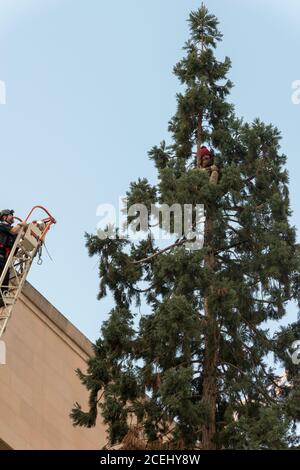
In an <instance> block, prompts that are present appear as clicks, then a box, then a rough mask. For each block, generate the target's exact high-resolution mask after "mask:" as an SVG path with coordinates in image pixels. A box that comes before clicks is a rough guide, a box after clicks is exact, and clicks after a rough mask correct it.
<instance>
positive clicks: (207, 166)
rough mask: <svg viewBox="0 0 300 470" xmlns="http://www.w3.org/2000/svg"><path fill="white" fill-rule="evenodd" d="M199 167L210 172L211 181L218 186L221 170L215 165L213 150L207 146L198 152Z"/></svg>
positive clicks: (203, 146)
mask: <svg viewBox="0 0 300 470" xmlns="http://www.w3.org/2000/svg"><path fill="white" fill-rule="evenodd" d="M197 167H198V168H201V169H204V170H205V171H208V172H209V175H210V177H209V181H210V182H211V183H213V184H217V182H218V179H219V169H218V167H217V166H216V165H214V156H213V153H212V152H211V150H208V148H207V147H205V145H202V146H201V147H200V149H198V150H197Z"/></svg>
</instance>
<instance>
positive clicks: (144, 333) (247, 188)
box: [71, 6, 300, 449]
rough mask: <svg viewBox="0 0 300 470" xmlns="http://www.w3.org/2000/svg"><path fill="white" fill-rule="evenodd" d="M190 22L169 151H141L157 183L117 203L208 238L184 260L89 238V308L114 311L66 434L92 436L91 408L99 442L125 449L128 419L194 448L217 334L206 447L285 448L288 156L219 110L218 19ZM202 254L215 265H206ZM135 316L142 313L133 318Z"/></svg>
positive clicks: (295, 398) (292, 272)
mask: <svg viewBox="0 0 300 470" xmlns="http://www.w3.org/2000/svg"><path fill="white" fill-rule="evenodd" d="M189 24H190V31H191V36H190V40H189V41H188V42H187V43H186V45H185V48H184V49H185V53H186V55H185V57H184V58H183V59H182V60H181V61H180V62H179V63H178V64H177V65H176V66H175V68H174V73H175V75H176V76H177V77H178V78H179V80H180V82H181V84H182V85H183V86H184V92H182V93H179V94H178V95H177V110H176V114H175V116H174V117H173V118H172V119H171V121H170V123H169V130H170V133H171V143H170V145H166V143H165V142H164V141H163V142H161V144H160V146H158V147H157V146H154V147H153V148H152V149H151V150H150V151H149V158H150V159H151V160H153V162H154V164H155V166H156V168H157V171H158V183H157V185H156V186H151V185H150V184H149V182H148V181H147V180H146V179H139V180H138V181H137V182H136V183H131V185H130V189H129V191H128V193H127V199H128V204H129V205H132V204H137V203H142V204H145V205H146V207H147V208H150V207H151V204H155V203H157V202H159V203H160V204H161V203H165V204H169V205H172V204H175V203H178V204H180V205H184V204H194V205H195V204H203V205H204V206H205V210H206V217H207V218H209V219H210V220H211V223H212V235H211V238H210V240H209V243H205V244H204V247H203V248H202V249H199V250H196V251H191V250H189V247H188V243H186V242H185V240H184V239H181V240H179V241H181V244H179V245H178V246H176V247H173V249H169V250H166V251H164V252H161V253H160V252H159V247H158V246H156V245H155V243H154V240H153V239H152V238H151V234H150V233H149V234H148V236H147V237H146V238H145V239H144V240H142V241H140V242H139V243H136V244H134V243H132V242H131V241H129V240H124V239H121V238H119V237H117V238H116V239H115V240H110V239H105V240H100V239H99V238H98V237H97V236H95V235H86V243H87V247H88V250H89V255H90V256H97V257H99V277H100V287H99V295H98V297H99V299H101V298H103V297H105V296H106V295H107V292H108V290H109V291H110V292H112V293H113V296H114V300H115V303H116V307H115V308H114V309H113V310H112V311H111V312H110V316H109V319H108V320H107V321H106V322H104V324H103V326H102V330H101V338H100V339H99V340H98V341H97V343H96V345H95V349H94V352H95V357H93V358H91V359H90V360H89V362H88V370H87V373H86V374H83V373H82V372H80V371H78V376H79V378H80V380H81V381H82V383H83V384H84V386H85V387H86V388H87V389H88V390H89V392H90V402H89V405H90V409H89V411H88V412H84V411H82V409H81V408H80V405H78V404H77V405H76V406H75V408H74V409H73V411H72V414H71V416H72V419H73V421H74V423H75V424H76V425H80V426H88V427H90V426H92V425H94V424H95V420H96V418H97V411H98V409H99V407H100V410H101V414H102V416H103V418H104V421H105V423H106V424H107V425H108V431H109V441H110V444H115V443H121V442H122V440H123V438H124V436H125V435H126V434H127V432H128V430H129V426H130V419H131V417H132V416H135V417H136V419H137V421H138V423H139V424H140V426H142V428H143V432H144V437H145V442H148V443H151V442H157V441H158V440H159V439H163V440H164V442H165V445H167V446H169V447H171V448H172V447H180V448H182V447H185V448H195V447H197V446H199V445H201V444H199V443H201V439H202V429H203V424H205V423H206V422H207V420H208V419H209V410H208V408H207V403H206V402H205V400H203V382H204V376H205V373H206V369H205V367H206V366H205V362H204V357H205V348H206V347H207V346H206V345H207V342H208V341H209V339H210V338H212V337H213V336H214V335H215V336H216V337H217V342H216V348H217V350H216V351H215V352H216V354H217V363H216V371H215V372H216V383H217V397H216V433H215V436H214V440H215V443H216V445H217V447H218V448H229V449H231V448H239V449H269V448H274V449H284V448H288V447H291V446H294V447H295V446H296V445H297V441H296V438H295V423H296V421H299V418H300V395H299V369H298V366H296V365H295V364H293V363H292V360H291V357H290V355H289V354H288V353H289V352H290V348H291V345H292V343H293V341H294V340H296V339H299V338H300V327H299V322H295V323H293V324H291V325H286V326H284V327H283V326H280V323H279V322H280V320H282V319H284V317H285V314H286V308H287V305H288V302H289V301H290V300H296V301H297V302H298V304H299V305H300V275H299V266H300V257H299V253H300V252H299V246H298V245H297V244H296V233H295V229H294V227H292V226H291V225H290V222H289V217H290V215H291V211H290V206H289V191H288V175H287V171H286V169H285V167H284V165H285V162H286V156H285V155H283V154H281V153H280V145H279V142H280V133H279V131H278V129H277V128H276V127H274V126H273V125H271V124H268V125H266V124H264V123H263V122H261V121H260V120H259V119H255V120H254V121H253V122H252V123H244V122H243V120H241V119H238V118H237V117H236V116H235V115H234V109H233V106H232V104H230V103H228V102H227V101H226V99H227V97H228V95H229V93H230V89H231V87H232V83H231V82H230V81H229V80H228V79H227V73H228V71H229V69H230V65H231V64H230V60H229V59H228V58H225V59H224V61H220V60H217V59H216V58H215V56H214V49H215V47H216V45H217V43H218V42H219V41H220V40H221V37H222V35H221V34H220V32H219V30H218V21H217V19H216V18H215V17H214V16H213V15H211V14H209V13H208V11H207V9H206V8H205V7H204V6H202V7H201V8H200V9H199V10H198V11H196V12H193V13H191V15H190V18H189ZM202 143H205V144H206V145H208V146H211V147H212V148H213V149H214V153H215V164H216V165H217V166H218V167H219V169H220V178H219V182H218V184H217V185H212V184H211V183H210V182H209V177H208V174H207V173H206V172H203V171H198V170H197V169H196V168H195V157H196V149H197V146H199V145H200V144H202ZM136 215H137V214H136ZM136 215H133V216H132V218H131V220H133V219H134V218H135V216H136ZM158 223H159V224H160V226H161V224H162V221H161V220H160V219H159V220H158ZM171 231H172V230H171ZM210 253H213V255H214V264H213V266H209V265H207V263H206V264H205V259H206V257H207V256H208V255H209V254H210ZM147 258H149V259H147ZM205 299H206V301H207V305H206V308H208V309H209V311H210V312H211V320H210V321H207V318H206V316H205V314H204V304H205ZM135 305H138V306H140V307H141V313H133V312H135V310H136V309H135V308H134V306H135ZM146 306H147V308H146ZM144 310H145V311H144ZM148 312H149V313H148ZM270 321H272V322H273V323H272V329H271V330H272V331H273V333H270V331H269V330H268V327H269V326H270V325H269V324H268V322H270ZM275 322H276V323H275ZM276 327H277V328H276ZM271 355H272V357H274V358H275V360H276V361H277V366H278V367H281V368H284V369H285V371H286V380H285V381H283V380H282V377H280V376H279V375H278V373H277V374H276V371H275V369H273V368H271V367H269V366H268V364H270V357H271ZM100 398H101V400H100Z"/></svg>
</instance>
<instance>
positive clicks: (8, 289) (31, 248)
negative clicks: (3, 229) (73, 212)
mask: <svg viewBox="0 0 300 470" xmlns="http://www.w3.org/2000/svg"><path fill="white" fill-rule="evenodd" d="M35 209H42V210H43V211H45V212H46V213H47V215H48V217H47V218H46V219H43V220H39V221H32V222H28V221H29V218H30V216H31V214H32V213H33V211H34V210H35ZM24 222H25V223H26V225H24V226H23V227H22V228H21V230H20V232H19V233H18V235H17V237H16V240H15V243H14V246H13V248H12V250H11V252H10V255H9V257H8V258H7V261H6V264H5V267H4V270H3V272H2V274H1V277H0V300H2V301H3V304H4V306H3V307H2V308H0V338H1V336H2V335H3V333H4V331H5V328H6V326H7V323H8V321H9V319H10V317H11V313H12V310H13V307H14V305H15V303H16V301H17V300H18V298H19V295H20V293H21V291H22V287H23V285H24V283H25V280H26V277H27V275H28V272H29V270H30V267H31V265H32V262H33V260H34V257H35V256H36V255H37V253H38V252H39V250H40V249H41V247H42V245H43V242H44V240H45V236H46V234H47V233H48V231H49V230H50V228H51V225H53V224H55V223H56V221H55V219H54V218H53V217H52V216H51V215H50V213H49V212H48V211H47V210H46V209H45V208H44V207H42V206H35V207H33V208H32V209H31V211H30V212H29V214H28V216H27V217H26V219H25V220H24ZM7 272H9V283H8V285H3V282H4V280H5V277H6V274H7Z"/></svg>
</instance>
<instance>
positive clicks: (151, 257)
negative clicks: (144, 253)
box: [133, 239, 192, 264]
mask: <svg viewBox="0 0 300 470" xmlns="http://www.w3.org/2000/svg"><path fill="white" fill-rule="evenodd" d="M188 241H189V240H186V239H182V240H180V241H178V242H175V243H173V244H172V245H169V246H167V247H166V248H163V249H162V250H159V251H157V252H156V253H153V254H152V255H150V256H148V257H147V258H142V259H139V260H137V261H133V264H142V263H148V262H149V261H151V260H152V259H153V258H156V256H159V255H161V254H162V253H165V252H166V251H168V250H171V249H172V248H175V247H177V246H181V245H183V244H184V243H187V242H188ZM191 241H192V240H191Z"/></svg>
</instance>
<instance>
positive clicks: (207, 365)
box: [202, 217, 219, 450]
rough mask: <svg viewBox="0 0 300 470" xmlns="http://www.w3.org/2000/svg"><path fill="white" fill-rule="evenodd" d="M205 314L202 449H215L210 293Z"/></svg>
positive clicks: (208, 231)
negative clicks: (204, 420) (204, 421)
mask: <svg viewBox="0 0 300 470" xmlns="http://www.w3.org/2000/svg"><path fill="white" fill-rule="evenodd" d="M212 230H213V224H212V219H211V217H208V218H207V219H206V222H205V245H206V247H208V248H210V249H211V248H212V247H211V240H212ZM214 265H215V257H214V253H213V251H211V252H209V253H208V254H207V255H206V256H205V259H204V266H205V267H206V268H209V269H213V268H214ZM204 315H205V319H206V328H207V331H206V334H205V351H204V362H203V395H202V401H203V403H205V405H206V406H207V412H208V418H207V421H206V423H205V424H204V425H203V427H202V449H206V450H213V449H216V445H215V443H214V442H213V440H214V436H215V433H216V398H217V363H218V349H219V345H218V343H219V338H218V337H219V334H218V325H217V321H216V318H215V316H214V314H213V312H211V310H210V308H209V302H208V293H207V294H206V295H205V298H204Z"/></svg>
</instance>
